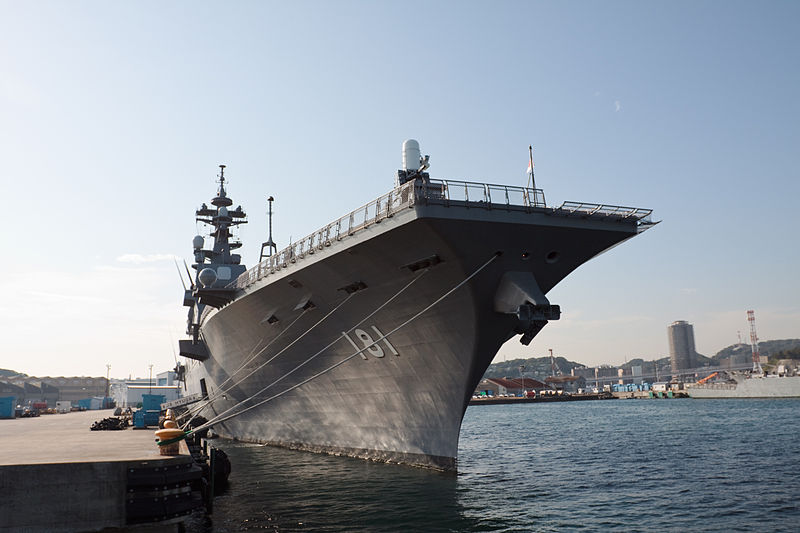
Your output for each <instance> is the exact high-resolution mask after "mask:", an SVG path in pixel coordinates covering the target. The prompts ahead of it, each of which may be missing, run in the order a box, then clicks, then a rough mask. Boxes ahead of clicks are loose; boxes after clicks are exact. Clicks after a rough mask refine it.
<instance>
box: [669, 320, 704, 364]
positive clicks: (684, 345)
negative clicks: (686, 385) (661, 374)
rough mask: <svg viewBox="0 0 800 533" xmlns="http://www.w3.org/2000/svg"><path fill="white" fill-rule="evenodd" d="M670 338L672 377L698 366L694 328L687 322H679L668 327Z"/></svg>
mask: <svg viewBox="0 0 800 533" xmlns="http://www.w3.org/2000/svg"><path fill="white" fill-rule="evenodd" d="M667 336H668V337H669V362H670V364H671V366H672V377H673V378H675V377H677V376H678V375H680V374H681V373H682V371H685V370H688V369H690V368H694V367H696V366H697V357H696V353H697V352H696V351H695V348H694V328H693V327H692V325H691V324H689V323H688V322H686V321H685V320H678V321H676V322H673V323H672V324H670V325H669V327H667Z"/></svg>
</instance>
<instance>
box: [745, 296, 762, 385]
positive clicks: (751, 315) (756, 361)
mask: <svg viewBox="0 0 800 533" xmlns="http://www.w3.org/2000/svg"><path fill="white" fill-rule="evenodd" d="M747 321H748V322H750V347H751V348H752V349H753V372H757V373H759V374H763V373H764V371H763V370H762V369H761V355H760V354H759V353H758V335H756V315H755V312H754V311H753V310H750V311H748V312H747Z"/></svg>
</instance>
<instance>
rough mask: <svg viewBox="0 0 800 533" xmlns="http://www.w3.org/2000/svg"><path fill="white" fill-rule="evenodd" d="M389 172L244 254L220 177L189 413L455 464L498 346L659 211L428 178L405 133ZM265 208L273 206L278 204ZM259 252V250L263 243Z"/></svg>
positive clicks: (199, 291)
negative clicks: (551, 200) (381, 190)
mask: <svg viewBox="0 0 800 533" xmlns="http://www.w3.org/2000/svg"><path fill="white" fill-rule="evenodd" d="M402 161H403V164H402V169H401V170H399V171H397V172H396V174H395V187H394V188H393V189H392V190H391V191H389V192H388V193H387V194H384V195H383V196H381V197H380V198H377V199H375V200H373V201H371V202H369V203H367V204H365V205H363V206H361V207H359V208H358V209H355V210H353V211H351V212H350V213H348V214H346V215H344V216H342V217H341V218H339V219H337V220H335V221H333V222H331V223H329V224H327V225H325V226H324V227H322V228H321V229H319V230H318V231H315V232H314V233H312V234H311V235H309V236H307V237H305V238H303V239H300V240H298V241H297V242H295V243H293V244H291V245H290V246H288V247H286V248H284V249H282V250H280V251H278V250H277V249H276V248H275V246H274V243H273V242H272V238H271V235H270V238H269V240H268V241H267V242H266V243H264V245H263V246H262V256H261V259H260V261H259V263H258V264H256V265H255V266H253V267H251V268H249V269H247V268H246V267H245V266H244V265H242V264H241V258H240V256H239V255H237V254H235V253H233V251H234V250H235V249H236V248H238V247H240V246H241V243H240V242H239V241H238V240H236V239H235V238H234V237H233V236H232V230H233V229H235V228H236V227H237V226H238V225H239V224H242V223H245V222H246V215H245V213H244V211H243V210H242V208H241V207H237V208H236V209H233V208H232V205H233V201H232V200H231V198H229V197H228V193H227V190H226V187H225V176H224V170H225V167H224V166H222V165H221V172H220V174H219V188H218V191H217V195H216V196H215V197H214V198H213V199H212V200H211V206H208V205H206V204H203V205H202V206H201V207H200V209H198V210H197V212H196V219H197V221H199V222H202V223H204V224H207V225H208V226H209V227H210V228H211V230H210V237H211V238H212V239H213V247H209V248H208V249H205V248H204V245H205V240H204V238H203V237H202V236H197V237H195V238H194V242H193V245H194V264H193V265H192V268H194V269H195V271H196V272H195V273H194V274H193V276H194V279H193V280H192V283H191V287H189V288H187V289H186V293H185V296H184V305H185V306H187V307H189V308H190V309H189V316H188V327H187V334H188V337H189V338H188V339H184V340H181V341H180V353H181V355H183V356H185V357H186V358H187V362H186V365H185V372H184V375H183V379H184V380H185V384H186V387H187V390H188V394H187V396H186V399H185V401H184V402H183V403H186V404H189V405H188V406H187V407H188V408H189V410H188V411H187V413H186V415H187V416H190V417H191V418H195V417H197V416H202V417H203V418H204V419H206V420H207V421H208V422H207V423H205V424H203V425H202V426H201V427H202V428H207V427H212V428H213V431H214V432H216V433H217V434H219V435H221V436H223V437H228V438H234V439H238V440H242V441H249V442H254V443H263V444H271V445H279V446H285V447H289V448H294V449H301V450H308V451H314V452H324V453H332V454H339V455H348V456H353V457H359V458H365V459H371V460H376V461H385V462H396V463H403V464H410V465H415V466H422V467H429V468H435V469H439V470H452V469H455V468H456V456H457V450H458V437H459V430H460V427H461V420H462V417H463V415H464V412H465V410H466V408H467V405H468V404H469V400H470V398H471V396H472V394H473V391H474V389H475V387H476V385H477V383H478V382H479V381H480V379H481V377H482V376H483V373H484V372H485V370H486V368H487V367H488V365H489V364H490V363H491V361H492V359H493V358H494V356H495V354H496V353H497V352H498V350H499V348H500V347H501V345H502V344H503V343H505V342H506V341H508V340H509V339H511V338H513V337H515V336H519V337H520V339H519V340H520V342H522V343H523V344H525V345H527V344H529V343H530V342H531V340H532V339H533V338H534V337H535V336H536V334H537V333H538V332H539V331H540V330H541V329H542V328H543V327H544V326H545V325H546V324H547V323H548V321H550V320H557V319H559V318H560V314H561V311H560V308H559V306H558V305H555V304H552V303H551V302H550V301H549V300H548V298H547V296H546V294H547V292H548V291H549V290H550V289H552V288H553V287H554V286H555V285H556V284H557V283H559V282H560V281H561V280H562V279H564V277H566V276H567V275H568V274H569V273H570V272H572V271H573V270H575V269H576V268H578V267H579V266H580V265H582V264H583V263H585V262H586V261H588V260H589V259H591V258H592V257H595V256H597V255H598V254H600V253H602V252H604V251H606V250H608V249H610V248H612V247H613V246H615V245H617V244H619V243H621V242H623V241H625V240H627V239H630V238H631V237H634V236H636V235H638V234H639V233H642V232H643V231H644V230H646V229H648V228H649V227H651V226H652V225H653V224H654V222H652V221H651V218H650V216H651V210H649V209H641V208H631V207H621V206H611V205H599V204H592V203H582V202H565V203H563V204H561V205H560V206H558V207H549V206H547V204H546V203H545V197H544V192H543V191H542V190H541V189H536V188H535V182H534V186H533V188H528V187H516V186H509V185H495V184H485V183H475V182H465V181H453V180H441V179H433V178H431V177H430V175H429V173H428V172H427V170H428V167H429V165H428V161H429V158H428V156H424V157H423V156H422V155H421V152H420V150H419V144H418V143H417V142H416V141H414V140H407V141H405V142H404V143H403V157H402ZM270 205H271V204H270ZM265 249H266V250H267V251H268V253H266V254H265V253H264V250H265Z"/></svg>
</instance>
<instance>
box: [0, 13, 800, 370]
mask: <svg viewBox="0 0 800 533" xmlns="http://www.w3.org/2000/svg"><path fill="white" fill-rule="evenodd" d="M0 20H2V21H3V31H2V32H1V33H0V167H1V168H0V180H2V183H1V184H2V191H3V198H4V200H5V201H4V208H3V210H2V215H0V217H2V218H1V220H2V228H3V229H2V232H1V233H0V247H1V248H0V249H2V250H3V254H2V276H1V277H0V338H2V342H1V343H0V367H2V368H12V369H15V370H18V371H22V372H26V373H29V374H36V375H48V374H49V375H60V374H68V375H72V374H76V375H104V374H105V371H106V369H105V365H106V363H110V364H111V365H112V369H111V375H112V376H117V377H122V376H127V375H128V374H133V375H139V376H145V375H147V366H148V364H150V363H152V364H154V365H155V370H164V369H166V368H168V367H171V366H173V364H174V363H173V353H172V348H171V341H170V339H171V338H172V340H173V341H174V340H176V339H177V338H178V336H180V335H181V334H182V333H183V329H184V320H185V312H184V311H185V309H184V308H183V307H181V305H180V304H181V293H182V291H181V288H180V284H179V281H178V277H177V273H176V272H175V267H174V265H173V264H172V261H171V259H170V257H171V256H172V255H178V256H180V257H186V258H187V259H188V258H189V257H190V254H191V239H192V237H193V236H194V235H195V233H196V231H197V229H196V226H195V223H194V220H193V218H194V217H193V215H194V213H193V210H194V209H195V208H196V206H197V205H199V204H200V203H201V202H204V201H208V199H209V198H210V196H211V194H212V193H213V191H214V187H215V184H214V179H215V174H216V172H217V165H218V164H219V163H226V164H227V165H228V169H227V174H228V176H229V177H230V188H229V192H230V194H231V195H232V196H233V198H234V200H235V201H236V202H237V203H241V204H242V205H243V207H244V208H245V209H246V210H247V211H248V212H249V214H250V224H249V225H248V226H247V227H246V229H245V230H243V231H242V234H241V236H242V239H243V241H244V242H245V248H244V249H243V256H244V260H245V262H246V263H247V264H248V265H251V264H253V263H254V262H255V259H256V258H257V256H258V252H259V245H260V243H261V242H262V241H263V240H264V234H265V231H266V214H265V205H264V204H265V202H264V200H265V199H266V197H267V196H268V195H273V196H274V197H275V198H276V199H277V202H276V205H275V211H276V218H275V229H276V240H277V241H278V243H279V245H285V244H287V243H288V241H289V238H290V237H292V238H293V239H298V238H300V237H302V236H304V235H306V234H308V233H310V232H312V231H313V230H315V229H317V228H318V227H321V226H323V225H325V224H326V223H328V222H329V221H331V220H333V219H335V218H337V217H338V216H340V215H342V214H344V213H346V212H348V211H350V210H351V209H354V208H356V207H358V206H359V205H362V204H363V203H366V202H367V201H369V200H371V199H373V198H375V197H377V196H379V195H381V194H383V193H384V192H387V191H388V190H389V189H390V188H391V187H392V184H393V177H392V176H393V172H394V170H395V169H396V168H398V166H399V163H400V144H401V142H402V141H403V139H406V138H409V137H413V138H416V139H418V140H419V141H420V143H421V146H422V150H423V153H427V154H430V155H431V173H432V175H433V176H434V177H437V178H451V179H470V180H475V181H487V182H494V183H507V184H518V185H521V184H523V183H524V182H525V179H526V176H525V168H526V166H527V147H528V144H531V143H532V144H533V145H534V147H535V161H536V179H537V184H538V185H539V186H541V187H542V188H544V190H545V193H546V195H547V200H548V202H549V203H550V204H560V203H561V202H562V201H564V200H580V201H588V202H598V203H611V204H622V205H634V206H641V207H650V208H653V209H654V210H655V211H654V213H655V218H657V219H662V220H663V221H664V222H663V223H662V224H660V225H659V226H657V227H656V228H654V229H652V230H651V231H648V232H647V233H645V234H644V235H642V236H640V237H638V238H636V239H634V240H632V241H630V242H628V243H625V244H624V245H623V246H620V247H618V248H615V249H614V250H612V251H611V252H609V253H607V254H605V255H602V256H600V257H598V258H596V259H594V260H592V261H590V262H589V263H587V264H586V265H584V266H582V267H581V268H580V269H579V270H578V271H576V272H575V273H573V274H572V275H571V276H570V277H568V278H567V280H566V281H564V282H563V283H562V285H560V286H558V287H556V288H555V289H554V290H553V291H552V292H551V293H550V299H551V301H553V302H555V303H558V304H560V305H561V306H562V310H563V316H562V319H561V321H559V322H557V323H551V324H550V325H548V326H547V327H546V328H545V330H544V331H543V332H542V333H541V334H540V335H539V336H538V337H537V338H536V339H535V340H534V342H533V344H532V345H531V346H529V347H527V348H526V347H523V346H522V345H520V344H519V343H518V342H517V340H512V341H511V342H509V343H508V344H507V345H506V346H505V347H504V348H503V350H501V352H500V354H499V356H498V358H500V359H502V358H503V357H507V358H514V357H530V356H541V355H545V354H546V353H547V349H548V348H553V349H554V351H555V353H556V354H558V355H563V356H565V357H567V358H569V359H572V360H578V361H583V362H585V363H587V364H591V365H594V364H601V363H611V364H619V363H622V362H623V361H624V360H625V359H630V358H632V357H644V358H645V359H652V358H655V357H660V356H663V355H665V354H666V353H667V351H668V348H667V336H666V328H667V325H668V324H669V323H671V322H672V321H674V320H688V321H690V322H691V323H693V324H694V326H695V337H696V340H697V348H698V350H699V351H700V352H701V353H705V354H707V355H711V354H713V353H715V352H716V351H717V350H718V349H720V348H722V347H724V346H727V345H729V344H732V343H734V342H735V341H736V332H737V330H740V331H742V333H743V335H744V334H745V333H746V330H747V323H746V320H745V319H746V316H745V311H746V310H747V309H755V310H756V318H757V320H758V328H759V334H760V337H761V338H762V339H774V338H788V337H800V287H799V286H800V283H799V282H798V272H800V267H799V266H798V265H800V251H798V227H799V226H800V224H799V223H798V212H797V211H798V209H797V205H798V199H800V184H799V180H798V178H800V176H798V174H799V173H798V164H797V163H796V162H795V161H794V159H793V158H794V157H798V153H799V152H800V140H799V139H800V136H798V124H800V99H798V85H800V84H799V83H798V82H799V81H800V39H798V32H797V28H798V23H799V22H800V4H799V3H797V2H779V1H773V2H766V3H764V2H735V1H704V2H694V1H670V2H660V3H658V2H638V1H629V2H535V1H529V2H510V1H506V2H488V1H487V2H464V1H458V2H456V1H453V2H414V1H410V2H409V1H404V2H344V1H342V2H302V1H298V2H235V3H226V2H213V3H210V2H80V1H78V2H16V1H9V0H0Z"/></svg>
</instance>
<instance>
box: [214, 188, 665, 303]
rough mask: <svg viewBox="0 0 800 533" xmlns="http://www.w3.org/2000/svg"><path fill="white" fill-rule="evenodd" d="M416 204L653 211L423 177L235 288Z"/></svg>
mask: <svg viewBox="0 0 800 533" xmlns="http://www.w3.org/2000/svg"><path fill="white" fill-rule="evenodd" d="M415 204H425V205H444V206H448V207H449V206H462V207H467V208H483V209H504V210H509V211H511V210H514V211H526V212H534V211H535V212H544V213H546V214H550V215H561V216H581V217H584V218H587V217H591V218H596V217H604V218H605V217H616V218H619V219H624V218H630V219H634V220H637V221H641V220H642V219H645V218H646V217H648V216H649V215H650V210H647V209H638V208H631V207H620V206H607V205H599V204H587V203H578V202H565V203H564V204H562V205H561V206H560V207H558V208H555V209H548V208H547V205H546V204H545V198H544V191H542V190H541V189H530V188H527V187H515V186H511V185H493V184H488V183H476V182H471V181H457V180H435V179H425V180H422V179H418V180H415V181H409V182H407V183H404V184H403V185H400V186H399V187H397V188H395V189H394V190H392V191H390V192H388V193H387V194H384V195H383V196H381V197H379V198H377V199H375V200H373V201H371V202H369V203H367V204H364V205H363V206H361V207H359V208H358V209H355V210H353V211H351V212H349V213H347V214H346V215H344V216H343V217H340V218H338V219H337V220H334V221H333V222H331V223H330V224H328V225H326V226H324V227H322V228H320V229H318V230H317V231H315V232H314V233H312V234H311V235H308V236H306V237H304V238H302V239H300V240H299V241H297V242H295V243H292V244H291V245H289V246H287V247H286V248H284V249H283V250H281V251H279V252H277V253H276V254H274V255H272V256H269V257H267V258H265V259H264V260H263V261H261V262H260V263H258V264H257V265H256V266H254V267H252V268H251V269H250V270H248V271H247V272H244V273H243V274H242V275H241V276H239V277H238V278H237V279H236V280H235V281H234V282H233V283H231V284H230V285H229V287H238V288H245V287H248V286H250V285H252V284H253V283H255V282H256V281H258V280H260V279H263V278H264V277H266V276H269V275H270V274H274V273H275V272H277V271H279V270H281V269H283V268H286V267H288V266H290V265H292V264H293V263H296V262H297V261H299V260H302V259H304V258H306V257H307V256H310V255H314V254H315V253H318V252H321V251H322V250H324V249H325V248H327V247H328V246H330V245H331V244H333V243H334V242H337V241H341V240H343V239H346V238H347V237H350V236H352V235H355V234H356V233H358V232H359V231H362V230H364V229H366V228H369V227H370V226H372V225H374V224H378V223H380V222H381V221H382V220H384V219H387V218H389V217H392V216H393V215H394V214H395V213H397V212H399V211H401V210H402V209H407V208H410V207H413V206H414V205H415Z"/></svg>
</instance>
